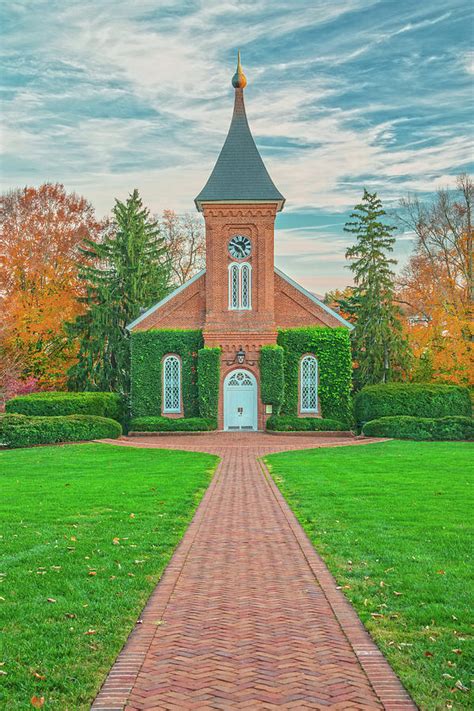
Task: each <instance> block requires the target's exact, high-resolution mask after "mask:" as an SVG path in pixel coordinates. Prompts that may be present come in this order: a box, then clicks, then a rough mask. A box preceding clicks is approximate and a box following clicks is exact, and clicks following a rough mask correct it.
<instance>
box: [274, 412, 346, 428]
mask: <svg viewBox="0 0 474 711" xmlns="http://www.w3.org/2000/svg"><path fill="white" fill-rule="evenodd" d="M267 430H272V431H274V432H342V431H346V430H350V427H349V425H348V424H347V423H344V422H339V420H332V419H329V418H324V417H296V416H295V415H272V417H269V418H268V420H267Z"/></svg>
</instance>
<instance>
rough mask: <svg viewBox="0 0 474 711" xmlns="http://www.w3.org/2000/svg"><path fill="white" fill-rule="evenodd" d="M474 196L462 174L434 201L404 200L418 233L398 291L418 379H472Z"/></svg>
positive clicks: (403, 214) (408, 224)
mask: <svg viewBox="0 0 474 711" xmlns="http://www.w3.org/2000/svg"><path fill="white" fill-rule="evenodd" d="M473 201H474V183H473V181H472V179H471V178H470V177H469V176H468V175H465V174H463V175H460V176H459V177H458V179H457V185H456V189H455V190H448V189H445V190H440V191H439V192H438V193H437V194H436V196H435V198H434V199H433V200H432V201H429V202H422V201H420V200H419V199H418V198H416V197H409V198H406V199H405V200H402V203H401V210H400V212H399V219H400V221H401V223H402V225H403V226H404V227H405V228H406V229H407V230H408V231H410V232H413V233H414V235H415V238H416V244H415V251H414V254H413V255H412V257H411V258H410V260H409V262H408V264H407V266H406V268H405V269H404V270H403V271H402V273H401V276H400V278H399V280H398V293H397V297H398V299H399V301H400V303H401V304H402V306H403V309H404V312H405V315H406V320H405V330H406V333H407V335H408V338H409V341H410V344H411V346H412V348H413V352H414V355H415V356H416V359H417V360H416V364H415V365H416V367H415V369H414V371H413V372H412V377H413V378H415V379H420V378H421V377H424V378H426V377H428V376H429V375H431V377H433V378H435V379H441V380H446V381H451V382H460V383H470V384H472V383H474V374H473V369H472V340H473V329H472V309H473V301H474V294H473V268H472V246H473V245H472V237H473V225H472V209H473ZM427 363H430V368H429V369H427V367H426V364H427ZM420 369H421V375H420Z"/></svg>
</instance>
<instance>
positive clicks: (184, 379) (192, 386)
mask: <svg viewBox="0 0 474 711" xmlns="http://www.w3.org/2000/svg"><path fill="white" fill-rule="evenodd" d="M203 345H204V344H203V337H202V331H191V330H173V329H166V330H159V329H155V330H150V331H135V332H134V333H132V334H131V410H132V417H148V416H153V415H156V416H160V415H161V395H162V392H161V391H162V360H163V357H164V356H165V355H166V354H168V353H176V354H177V355H179V356H180V358H181V384H182V394H183V406H184V416H185V417H196V416H197V415H199V399H198V383H197V364H198V351H199V349H200V348H202V347H203Z"/></svg>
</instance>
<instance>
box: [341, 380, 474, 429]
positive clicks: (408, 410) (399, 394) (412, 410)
mask: <svg viewBox="0 0 474 711" xmlns="http://www.w3.org/2000/svg"><path fill="white" fill-rule="evenodd" d="M354 413H355V418H356V421H357V423H358V425H359V426H362V425H363V424H364V423H365V422H370V421H371V420H376V419H379V418H380V417H391V416H396V415H410V416H412V417H431V418H433V417H434V418H439V417H449V416H451V415H460V416H463V417H470V416H471V401H470V397H469V390H468V388H464V387H461V386H459V385H438V384H430V383H388V384H386V385H367V386H366V387H365V388H362V390H361V391H360V392H359V393H357V395H356V396H355V399H354Z"/></svg>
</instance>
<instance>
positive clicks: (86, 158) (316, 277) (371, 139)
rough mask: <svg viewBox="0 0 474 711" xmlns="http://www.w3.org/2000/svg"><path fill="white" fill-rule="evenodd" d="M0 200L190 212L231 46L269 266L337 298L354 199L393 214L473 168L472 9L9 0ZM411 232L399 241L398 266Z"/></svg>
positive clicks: (363, 2) (219, 140)
mask: <svg viewBox="0 0 474 711" xmlns="http://www.w3.org/2000/svg"><path fill="white" fill-rule="evenodd" d="M0 13H1V17H0V25H1V27H2V28H3V30H2V33H3V37H2V40H1V56H2V65H3V70H2V73H1V80H2V93H1V97H2V116H3V120H2V124H3V125H2V137H1V144H2V152H3V157H2V163H1V167H0V174H1V181H2V189H10V188H14V187H24V186H25V185H39V184H41V183H42V182H45V181H51V182H61V183H63V184H64V185H65V187H66V189H67V190H71V191H72V190H74V191H76V192H78V193H80V194H82V195H84V196H85V197H86V198H87V199H88V200H90V202H91V203H92V204H93V205H94V206H95V208H96V211H97V213H98V214H99V215H100V216H103V215H106V214H108V213H109V212H110V210H111V208H112V207H113V204H114V199H115V198H119V199H126V197H127V195H128V194H129V193H130V192H131V191H132V190H133V189H134V188H135V187H136V188H138V189H139V191H140V194H141V196H142V198H143V201H144V203H145V205H146V206H147V207H149V208H150V210H151V211H152V212H153V213H161V212H162V210H163V209H166V208H168V209H174V210H176V211H177V212H179V213H185V212H193V211H194V210H195V207H194V202H193V200H194V197H195V196H196V195H197V193H198V192H199V191H200V190H201V188H202V187H203V185H204V183H205V182H206V180H207V178H208V176H209V174H210V172H211V170H212V167H213V165H214V163H215V160H216V159H217V156H218V153H219V151H220V149H221V147H222V144H223V142H224V139H225V136H226V133H227V130H228V126H229V122H230V119H231V115H232V108H233V89H232V86H231V83H230V80H231V77H232V75H233V73H234V71H235V61H236V53H237V49H240V50H241V54H242V65H243V69H244V72H245V74H246V76H247V81H248V85H247V88H246V89H245V101H246V108H247V116H248V118H249V122H250V127H251V130H252V133H253V135H254V138H255V140H256V142H257V145H258V147H259V149H260V152H261V154H262V157H263V159H264V161H265V164H266V165H267V168H268V170H269V172H270V175H271V176H272V178H273V180H274V182H275V184H276V185H277V187H278V188H279V189H280V191H281V192H282V193H283V194H284V195H285V197H286V205H285V209H284V211H283V212H282V213H280V214H279V215H278V218H277V223H276V237H275V253H276V264H277V266H279V267H280V268H281V269H283V270H284V271H285V272H286V273H287V274H289V275H290V276H291V277H293V278H294V279H296V280H298V281H299V282H300V283H301V284H302V285H303V286H305V287H306V288H308V289H310V290H312V291H314V292H316V293H319V294H324V293H325V292H326V291H327V290H329V289H331V288H336V287H342V286H344V285H345V284H348V283H350V281H351V275H350V272H349V270H348V269H347V263H346V261H345V258H344V253H345V249H346V247H347V246H348V244H350V240H351V235H348V234H347V233H345V232H344V231H343V227H344V223H345V222H346V220H347V219H348V216H349V214H350V211H351V208H352V207H353V206H354V205H355V204H356V203H357V202H358V201H359V199H360V197H361V195H362V192H363V189H364V187H366V188H367V189H369V190H370V191H373V190H376V191H377V192H378V194H379V196H380V197H381V198H382V200H383V202H384V205H385V207H386V208H387V209H388V210H390V211H393V210H395V209H396V208H397V205H398V203H399V200H400V198H401V197H403V196H406V195H407V193H412V194H413V193H415V194H418V195H420V197H421V198H422V199H425V200H429V199H430V198H431V197H432V196H433V194H434V192H435V191H436V190H437V189H438V188H440V187H450V186H454V184H455V176H456V175H457V174H458V173H460V172H462V171H468V172H470V171H472V168H473V165H472V163H473V119H472V117H473V115H474V51H473V42H472V41H473V37H474V10H473V9H472V7H471V3H470V2H469V1H468V0H430V1H429V2H418V1H416V0H415V1H414V0H310V2H307V1H300V0H285V1H282V0H251V1H249V2H246V1H245V0H241V1H240V2H238V1H237V0H233V1H232V0H220V1H215V0H205V1H203V2H192V1H190V0H189V1H188V0H169V1H167V0H153V1H152V0H135V1H133V2H131V1H130V0H127V1H124V0H80V1H78V0H8V2H6V1H4V2H2V3H0ZM412 248H413V235H412V234H410V233H406V234H401V235H399V237H398V239H397V244H396V249H395V254H396V256H397V258H398V259H399V265H403V264H404V262H405V261H406V259H407V256H408V255H409V254H410V251H411V250H412Z"/></svg>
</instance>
